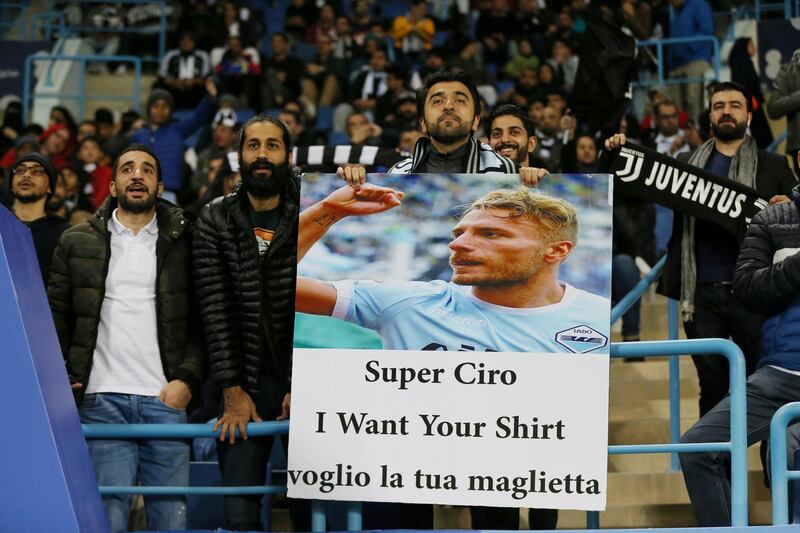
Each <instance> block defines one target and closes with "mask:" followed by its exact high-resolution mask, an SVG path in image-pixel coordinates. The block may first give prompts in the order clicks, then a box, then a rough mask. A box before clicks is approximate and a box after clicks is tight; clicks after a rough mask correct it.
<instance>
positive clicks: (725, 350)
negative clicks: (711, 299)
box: [586, 339, 785, 529]
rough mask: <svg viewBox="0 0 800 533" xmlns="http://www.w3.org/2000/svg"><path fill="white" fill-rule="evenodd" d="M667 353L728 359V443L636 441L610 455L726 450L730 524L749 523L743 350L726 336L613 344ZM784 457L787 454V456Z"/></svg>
mask: <svg viewBox="0 0 800 533" xmlns="http://www.w3.org/2000/svg"><path fill="white" fill-rule="evenodd" d="M664 355H674V356H677V355H722V356H724V357H726V358H727V359H728V364H729V373H730V383H731V393H730V405H731V409H730V421H731V440H730V441H729V442H714V443H708V442H706V443H693V444H680V443H677V444H636V445H615V446H609V447H608V453H609V454H610V455H618V454H630V453H669V452H680V453H691V452H709V451H726V452H730V454H731V524H732V525H733V526H739V527H743V526H746V525H747V403H746V397H745V363H744V354H743V353H742V350H741V349H740V348H739V347H738V346H737V345H736V344H734V343H733V342H731V341H729V340H727V339H691V340H674V341H645V342H622V343H614V344H612V345H611V357H655V356H664ZM784 457H785V455H784ZM599 522H600V520H599V513H598V512H597V511H591V512H589V513H587V517H586V527H587V528H590V529H596V528H598V527H599Z"/></svg>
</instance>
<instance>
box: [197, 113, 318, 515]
mask: <svg viewBox="0 0 800 533" xmlns="http://www.w3.org/2000/svg"><path fill="white" fill-rule="evenodd" d="M237 149H238V155H239V171H240V173H241V176H242V182H241V183H240V185H239V186H237V187H236V188H235V189H234V191H233V192H232V193H231V194H229V195H227V196H224V197H220V198H217V199H215V200H213V201H212V202H211V203H209V204H208V205H206V206H205V207H204V208H203V210H202V211H201V213H200V216H199V218H198V221H197V226H196V230H195V240H194V250H193V266H194V275H195V287H196V290H197V299H198V302H199V307H200V313H201V314H202V316H203V325H204V330H205V336H206V345H207V349H208V354H209V355H208V358H209V367H210V374H211V379H212V380H213V382H214V383H215V385H216V386H217V387H219V388H221V389H222V395H223V400H224V407H223V411H222V413H221V415H220V417H219V420H217V422H216V424H215V425H214V430H215V431H216V430H217V429H220V428H221V431H220V435H219V438H220V442H219V443H218V447H217V450H218V453H219V463H220V468H221V470H222V483H223V485H224V486H247V485H264V483H265V478H266V465H267V461H268V459H269V454H270V450H271V449H272V443H273V438H272V437H254V438H248V435H247V423H248V422H250V421H255V422H260V421H261V420H262V419H263V420H275V419H276V418H277V419H279V420H280V419H285V418H287V417H288V415H289V405H290V403H289V402H290V396H289V391H290V378H291V365H292V341H293V333H294V301H295V273H296V271H297V213H298V208H299V201H300V173H299V169H297V167H295V166H293V165H292V143H291V139H290V133H289V130H288V128H287V127H286V125H285V124H284V123H283V122H281V121H279V120H278V119H275V118H272V117H267V116H264V115H258V116H256V117H253V118H252V119H250V120H249V121H248V122H247V123H246V124H245V125H244V126H243V127H242V129H241V130H240V132H239V138H238V141H237ZM237 430H238V432H239V436H240V437H241V440H237V438H236V431H237ZM224 506H225V518H226V520H227V522H228V526H229V527H230V528H231V529H235V530H245V531H250V530H258V529H261V527H262V526H261V495H256V496H226V497H225V503H224ZM293 518H294V519H295V520H297V519H299V518H301V517H300V515H299V514H298V515H293ZM295 528H296V529H297V530H298V531H308V528H310V523H309V524H303V523H297V522H295Z"/></svg>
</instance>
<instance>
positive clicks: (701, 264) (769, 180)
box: [605, 82, 797, 416]
mask: <svg viewBox="0 0 800 533" xmlns="http://www.w3.org/2000/svg"><path fill="white" fill-rule="evenodd" d="M751 102H752V100H751V98H750V95H749V94H747V91H746V89H745V88H743V87H742V86H741V85H738V84H736V83H731V82H724V83H719V84H718V85H717V86H715V87H714V89H713V91H712V94H711V111H710V114H709V120H710V122H711V129H712V131H713V133H714V136H713V138H712V139H709V140H708V141H706V142H705V143H703V144H702V145H701V146H700V147H699V148H698V149H697V150H695V151H693V152H691V153H689V152H687V153H685V154H680V155H679V156H678V158H677V159H678V160H679V161H682V162H685V163H688V164H690V165H694V166H697V167H700V168H704V169H705V170H707V171H708V172H711V173H712V174H715V175H717V176H722V177H728V178H729V179H730V180H732V181H735V182H737V183H740V184H742V185H745V186H747V187H750V188H752V189H755V190H756V192H757V193H758V195H759V196H760V197H761V198H764V199H769V202H770V204H775V203H780V202H787V201H789V198H788V197H787V196H786V195H787V194H789V193H790V191H791V190H792V187H794V185H795V184H796V183H797V182H796V181H795V179H794V177H793V176H792V172H791V170H790V169H789V166H788V165H787V164H786V159H785V158H784V157H783V156H779V155H777V154H772V153H769V152H767V151H766V150H760V149H758V148H757V147H756V144H755V141H754V140H753V139H752V137H750V136H749V135H748V134H747V126H748V124H749V123H750V119H751V112H750V111H751V109H750V108H751ZM625 141H626V138H625V135H623V134H616V135H614V136H613V137H611V138H609V139H607V140H606V142H605V147H606V149H607V150H614V149H617V148H619V147H620V146H621V145H623V144H625ZM667 250H668V256H667V257H668V258H667V264H666V266H665V268H664V274H663V275H662V277H661V282H660V284H659V288H658V290H659V292H660V293H661V294H664V295H665V296H668V297H670V298H673V299H676V300H680V302H681V308H682V316H683V321H684V329H685V331H686V336H687V337H688V338H690V339H706V338H717V337H720V338H723V339H727V338H728V337H730V338H732V339H733V341H734V342H735V343H736V344H737V345H738V346H739V347H740V348H741V349H742V351H743V352H744V354H745V360H746V362H747V373H748V375H749V374H751V373H752V372H753V371H754V370H755V367H756V363H757V362H758V360H759V358H760V355H759V354H760V347H759V343H760V336H761V322H762V321H763V317H761V316H760V315H759V314H758V313H757V312H755V311H753V310H752V308H750V307H749V306H746V305H742V303H741V301H740V300H739V299H738V297H737V296H736V295H735V294H734V293H733V291H732V289H733V274H734V269H735V266H736V256H737V255H738V254H739V239H738V238H737V237H736V236H735V235H734V234H732V233H730V232H729V231H727V230H726V229H724V228H722V227H721V226H719V225H717V224H714V223H713V222H710V221H707V220H702V219H695V218H694V217H689V216H686V215H683V214H681V213H676V214H675V217H674V218H673V226H672V237H671V238H670V241H669V244H668V245H667ZM692 359H693V361H694V364H695V366H696V367H697V375H698V379H699V381H700V416H703V415H704V414H706V413H707V412H709V411H710V410H711V408H712V407H714V406H715V405H716V404H717V403H719V401H720V400H722V398H723V397H724V396H725V394H727V392H728V386H729V383H728V365H727V362H726V361H724V360H723V359H722V358H719V357H703V356H693V357H692Z"/></svg>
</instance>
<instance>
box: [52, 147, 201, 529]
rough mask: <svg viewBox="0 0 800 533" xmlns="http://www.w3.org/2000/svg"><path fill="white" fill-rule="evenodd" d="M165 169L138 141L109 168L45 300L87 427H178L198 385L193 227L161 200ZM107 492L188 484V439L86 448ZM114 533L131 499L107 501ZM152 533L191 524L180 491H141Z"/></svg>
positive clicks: (55, 268)
mask: <svg viewBox="0 0 800 533" xmlns="http://www.w3.org/2000/svg"><path fill="white" fill-rule="evenodd" d="M163 188H164V183H163V181H162V179H161V165H160V163H159V161H158V159H157V158H156V156H155V155H154V154H153V152H152V151H151V150H150V149H149V148H148V147H146V146H144V145H137V144H132V145H130V146H129V147H127V148H126V149H125V150H123V151H122V153H121V154H120V155H119V157H118V158H117V160H116V162H115V163H114V166H113V177H112V182H111V185H110V196H109V197H108V198H107V199H106V201H105V202H104V203H103V205H101V206H100V208H99V209H98V210H97V212H96V213H95V215H94V216H93V217H92V218H91V219H90V220H88V221H86V222H82V223H80V224H78V225H76V226H74V227H72V228H70V229H69V230H67V231H65V232H64V234H63V235H62V236H61V239H60V240H59V243H58V248H57V249H56V252H55V255H54V256H53V264H52V268H51V276H50V285H49V287H48V291H47V297H48V300H49V302H50V308H51V310H52V312H53V321H54V323H55V326H56V332H57V333H58V338H59V341H60V343H61V350H62V352H63V354H64V358H65V359H66V365H67V371H68V373H69V376H70V383H72V388H73V391H74V393H75V396H76V401H77V403H78V412H79V414H80V417H81V422H82V423H85V424H133V423H137V424H139V423H153V424H181V423H185V422H186V406H187V405H188V403H189V401H190V400H191V398H192V395H193V394H194V393H196V392H197V390H198V389H199V387H200V385H201V383H202V380H203V367H204V355H203V350H202V345H201V344H200V342H199V339H198V337H199V336H200V335H199V332H198V331H196V329H197V327H198V326H197V325H198V322H199V320H198V319H197V318H196V317H194V316H192V310H193V309H194V308H195V306H194V304H193V302H192V296H193V294H192V290H191V277H190V268H191V262H190V245H191V230H190V224H189V221H188V220H187V219H186V218H185V216H184V213H183V210H182V209H180V208H179V207H177V206H175V205H173V204H170V203H169V202H166V201H165V200H161V199H158V196H159V194H160V193H161V192H162V191H163ZM88 445H89V454H90V456H91V459H92V465H93V467H94V471H95V474H96V475H97V481H98V482H99V484H100V485H114V486H130V485H136V483H137V480H138V481H140V482H141V484H142V485H147V486H162V485H163V486H168V485H177V486H186V485H187V484H188V483H189V445H188V443H186V442H185V441H182V440H164V439H156V440H92V441H89V442H88ZM103 504H104V506H105V509H106V513H107V515H108V521H109V525H110V526H111V531H112V532H118V531H127V529H128V527H127V526H128V511H129V509H130V504H131V496H130V495H106V496H103ZM145 507H146V509H147V516H148V522H149V524H148V525H149V528H150V529H160V530H167V529H169V530H173V529H185V528H186V497H185V496H145Z"/></svg>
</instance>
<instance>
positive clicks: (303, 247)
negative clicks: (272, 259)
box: [297, 184, 403, 261]
mask: <svg viewBox="0 0 800 533" xmlns="http://www.w3.org/2000/svg"><path fill="white" fill-rule="evenodd" d="M402 200H403V193H402V192H401V191H396V190H394V189H390V188H388V187H378V186H377V185H371V184H365V185H364V186H362V187H361V188H360V189H359V190H355V189H353V188H352V187H350V186H345V187H342V188H340V189H337V190H335V191H333V192H332V193H331V194H330V195H328V197H327V198H325V199H324V200H322V201H320V202H317V203H316V204H314V205H312V206H311V207H309V208H308V209H306V210H305V211H303V212H302V213H300V227H299V231H298V238H297V260H298V261H300V260H301V259H303V257H305V255H306V253H307V252H308V250H309V249H310V248H311V247H312V246H314V244H315V243H316V242H317V241H318V240H320V239H321V238H322V237H323V236H324V235H325V233H327V232H328V229H329V228H330V227H331V226H333V224H335V223H336V222H338V221H339V220H341V219H343V218H345V217H350V216H366V215H373V214H375V213H382V212H383V211H388V210H389V209H392V208H394V207H397V206H398V205H400V202H401V201H402Z"/></svg>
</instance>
